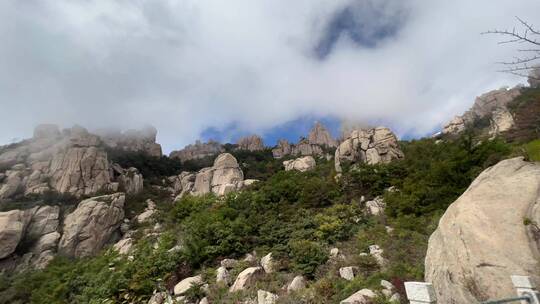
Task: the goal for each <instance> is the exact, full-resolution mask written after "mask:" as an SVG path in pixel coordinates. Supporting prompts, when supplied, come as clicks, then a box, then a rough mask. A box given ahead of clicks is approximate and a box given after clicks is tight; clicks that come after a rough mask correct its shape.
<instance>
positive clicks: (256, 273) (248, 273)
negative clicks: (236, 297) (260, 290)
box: [229, 267, 264, 292]
mask: <svg viewBox="0 0 540 304" xmlns="http://www.w3.org/2000/svg"><path fill="white" fill-rule="evenodd" d="M263 274H264V270H263V268H262V267H249V268H246V269H244V270H243V271H242V272H240V274H238V277H236V280H235V281H234V283H233V285H232V286H231V288H229V291H230V292H235V291H240V290H244V289H245V288H247V287H250V286H252V285H254V284H255V282H256V281H257V280H258V279H259V278H260V277H261V276H262V275H263Z"/></svg>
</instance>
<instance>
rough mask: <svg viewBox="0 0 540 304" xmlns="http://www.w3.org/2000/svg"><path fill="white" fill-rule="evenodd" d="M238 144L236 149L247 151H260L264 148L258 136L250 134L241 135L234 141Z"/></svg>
mask: <svg viewBox="0 0 540 304" xmlns="http://www.w3.org/2000/svg"><path fill="white" fill-rule="evenodd" d="M236 144H237V145H238V150H247V151H262V150H264V143H263V140H262V138H261V137H260V136H258V135H250V136H246V137H242V138H240V139H239V140H238V142H237V143H236Z"/></svg>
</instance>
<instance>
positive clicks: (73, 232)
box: [58, 193, 125, 257]
mask: <svg viewBox="0 0 540 304" xmlns="http://www.w3.org/2000/svg"><path fill="white" fill-rule="evenodd" d="M124 201H125V195H124V194H123V193H115V194H111V195H104V196H98V197H93V198H89V199H86V200H84V201H82V202H80V203H79V205H78V206H77V209H75V211H73V212H72V213H70V214H68V215H67V216H66V219H65V221H64V225H63V235H62V238H61V239H60V244H59V248H58V251H59V252H60V253H62V254H64V255H67V256H73V257H83V256H90V255H93V254H96V253H97V252H99V250H101V248H103V246H104V245H105V244H107V243H109V242H111V241H113V240H112V238H113V237H114V234H115V232H117V230H118V229H119V227H120V224H122V220H123V219H124V209H123V208H124Z"/></svg>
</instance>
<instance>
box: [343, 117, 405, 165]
mask: <svg viewBox="0 0 540 304" xmlns="http://www.w3.org/2000/svg"><path fill="white" fill-rule="evenodd" d="M400 158H403V152H401V150H400V149H399V145H398V140H397V137H396V136H395V135H394V133H392V131H390V129H388V128H385V127H377V128H373V129H360V130H354V131H352V132H351V134H350V135H349V136H348V137H347V138H345V140H344V141H343V142H342V143H341V144H340V145H339V147H338V148H337V149H336V154H335V166H336V171H338V172H341V164H342V163H343V162H344V161H346V162H351V163H367V164H370V165H374V164H378V163H389V162H391V161H392V160H395V159H400Z"/></svg>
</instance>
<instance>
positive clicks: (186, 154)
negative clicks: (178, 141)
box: [169, 140, 225, 162]
mask: <svg viewBox="0 0 540 304" xmlns="http://www.w3.org/2000/svg"><path fill="white" fill-rule="evenodd" d="M224 151H225V149H224V148H223V145H222V144H220V143H218V142H215V141H212V140H210V141H208V142H207V143H202V142H201V141H199V140H197V141H196V142H195V144H192V145H187V146H186V147H185V148H184V149H182V150H177V151H172V152H171V153H170V154H169V157H170V158H178V159H180V160H181V161H183V162H185V161H187V160H192V159H200V158H205V157H209V156H214V155H217V154H219V153H222V152H224Z"/></svg>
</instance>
